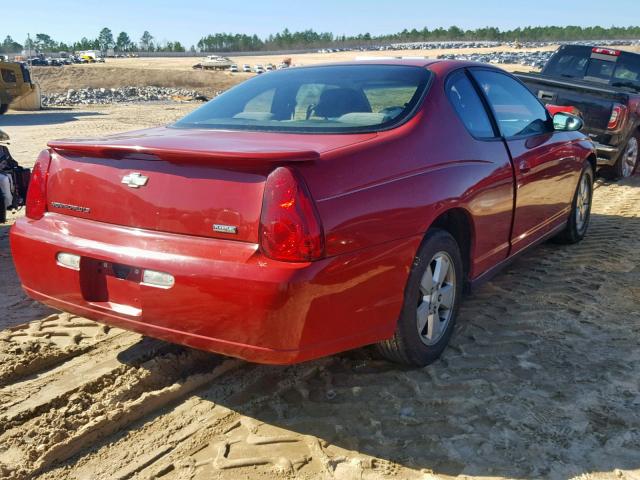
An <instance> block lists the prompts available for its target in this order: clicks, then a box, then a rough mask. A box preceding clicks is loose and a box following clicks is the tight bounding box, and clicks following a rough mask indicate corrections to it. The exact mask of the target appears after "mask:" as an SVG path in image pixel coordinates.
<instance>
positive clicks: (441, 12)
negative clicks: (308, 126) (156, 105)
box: [0, 0, 640, 48]
mask: <svg viewBox="0 0 640 480" xmlns="http://www.w3.org/2000/svg"><path fill="white" fill-rule="evenodd" d="M3 4H4V5H3ZM27 4H28V7H25V5H27ZM0 15H1V16H2V20H3V21H2V22H0V23H1V25H2V30H6V31H0V37H2V38H0V40H2V39H4V37H5V36H6V35H11V36H12V37H13V38H14V40H16V41H18V42H20V43H24V40H25V38H26V37H27V33H30V34H31V36H32V37H33V36H35V34H36V33H48V34H49V35H51V36H52V37H53V38H54V40H57V41H65V42H73V41H75V40H78V39H80V38H81V37H83V36H85V37H87V38H96V37H97V36H98V32H99V31H100V29H102V27H109V28H110V29H111V30H112V31H113V33H114V36H116V35H117V34H118V33H119V32H121V31H125V32H127V33H128V34H129V36H130V37H131V39H132V40H134V41H138V40H139V38H140V36H141V35H142V33H143V32H144V30H149V31H150V32H151V34H152V35H153V36H154V37H155V39H156V40H157V41H160V42H162V41H167V40H171V41H173V40H179V41H180V42H182V43H183V44H184V45H185V46H186V47H187V48H188V47H189V46H190V45H192V44H196V43H197V41H198V40H199V39H200V38H201V37H203V36H204V35H207V34H209V33H216V32H233V33H236V32H237V33H248V34H253V33H256V34H258V35H259V36H261V37H264V36H267V35H268V34H269V33H276V32H279V31H281V30H283V29H284V28H285V27H287V28H289V30H292V31H293V30H305V29H309V28H312V29H314V30H316V31H330V32H333V33H335V34H338V35H342V34H346V35H349V34H357V33H365V32H369V33H371V34H381V33H393V32H397V31H400V30H402V29H404V28H408V29H412V28H418V29H421V28H423V27H425V26H426V27H428V28H430V29H433V28H436V27H449V26H450V25H458V26H460V27H462V28H465V29H467V28H477V27H484V26H497V27H499V28H501V29H510V28H514V27H518V26H521V27H522V26H527V25H532V26H537V25H582V26H592V25H601V26H603V27H609V26H611V25H617V26H628V25H637V24H640V0H597V1H596V0H582V1H577V0H561V1H559V0H535V1H531V0H524V1H523V0H512V1H507V0H503V1H498V0H440V1H433V0H394V1H376V0H341V1H339V0H316V1H309V0H307V1H304V2H302V1H300V2H293V1H284V0H272V1H269V0H226V1H214V0H211V1H204V0H173V1H165V0H137V1H136V0H108V1H100V2H97V1H91V0H85V1H77V0H76V1H73V0H29V1H28V2H27V3H26V4H25V3H24V2H17V1H11V0H0Z"/></svg>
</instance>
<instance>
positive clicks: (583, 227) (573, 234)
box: [554, 162, 593, 244]
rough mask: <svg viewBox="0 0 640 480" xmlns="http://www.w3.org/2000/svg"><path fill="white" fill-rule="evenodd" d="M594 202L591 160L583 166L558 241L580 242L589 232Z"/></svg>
mask: <svg viewBox="0 0 640 480" xmlns="http://www.w3.org/2000/svg"><path fill="white" fill-rule="evenodd" d="M592 202H593V168H592V167H591V164H590V163H589V162H586V163H585V165H584V167H582V173H581V174H580V180H578V186H577V187H576V193H575V194H574V195H573V202H572V204H571V213H570V214H569V220H568V221H567V226H566V227H565V229H564V230H563V231H562V232H560V234H558V236H556V237H555V238H554V241H556V242H557V243H564V244H573V243H578V242H579V241H580V240H582V239H583V238H584V236H585V235H586V234H587V230H588V228H589V220H591V204H592Z"/></svg>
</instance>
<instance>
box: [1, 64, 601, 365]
mask: <svg viewBox="0 0 640 480" xmlns="http://www.w3.org/2000/svg"><path fill="white" fill-rule="evenodd" d="M375 63H380V62H375ZM386 63H398V62H392V61H389V62H386ZM400 63H404V64H411V65H418V66H424V68H429V69H430V70H431V71H432V72H433V73H434V78H433V82H432V85H431V87H430V89H429V91H428V93H427V95H426V97H425V99H424V100H423V103H422V104H421V106H420V107H419V109H418V111H417V113H416V114H415V116H414V117H413V118H412V119H410V120H409V121H408V122H406V123H405V124H403V125H401V126H399V127H397V128H394V129H391V130H388V131H382V132H378V133H366V134H355V135H352V134H284V133H265V132H260V133H258V132H231V131H210V130H207V131H204V130H180V129H175V128H157V129H151V130H144V131H140V132H133V133H129V134H122V135H117V136H113V137H107V138H104V139H98V140H86V141H84V140H82V141H77V140H71V141H59V142H52V143H50V145H51V147H52V148H53V149H54V153H53V154H52V161H51V167H50V171H49V182H48V201H49V202H52V201H53V202H58V204H59V205H72V206H73V205H75V206H81V207H86V208H89V209H90V211H89V212H82V211H73V210H69V209H68V208H65V207H64V206H63V207H60V208H57V207H53V206H51V205H50V206H49V212H48V213H47V214H45V216H44V217H43V218H41V219H39V220H30V219H26V218H25V219H20V220H18V221H17V222H16V224H15V225H14V226H13V228H12V230H11V247H12V250H13V256H14V260H15V264H16V268H17V271H18V274H19V276H20V278H21V281H22V283H23V285H24V287H25V289H26V291H27V293H28V294H29V295H31V296H32V297H33V298H36V299H38V300H40V301H43V302H45V303H47V304H49V305H51V306H53V307H55V308H59V309H62V310H67V311H70V312H74V313H77V314H79V315H83V316H86V317H88V318H93V319H95V320H98V321H101V322H104V323H108V324H111V325H116V326H120V327H123V328H128V329H131V330H135V331H138V332H141V333H144V334H147V335H150V336H154V337H159V338H163V339H165V340H168V341H173V342H178V343H183V344H186V345H190V346H193V347H196V348H202V349H206V350H211V351H215V352H220V353H223V354H227V355H232V356H237V357H241V358H245V359H247V360H251V361H256V362H264V363H291V362H298V361H303V360H308V359H311V358H316V357H319V356H322V355H327V354H331V353H335V352H338V351H341V350H345V349H349V348H354V347H358V346H361V345H365V344H369V343H373V342H376V341H379V340H382V339H385V338H389V337H390V336H391V335H392V334H393V332H394V329H395V326H396V321H397V318H398V315H399V312H400V310H401V307H402V302H403V298H404V289H405V284H406V281H407V276H408V273H409V270H410V267H411V264H412V262H413V259H414V256H415V254H416V251H417V249H418V247H419V245H420V242H421V241H422V238H423V237H424V233H425V232H426V231H427V229H428V228H429V227H430V226H431V225H432V224H433V223H434V222H435V221H437V219H438V218H439V217H440V216H441V215H442V214H444V213H445V212H448V211H451V210H452V209H455V210H456V212H458V213H460V214H462V215H464V218H466V219H467V220H468V223H469V231H470V238H469V239H468V240H469V250H470V251H469V260H470V262H469V269H468V270H469V271H468V272H467V280H469V281H471V280H473V279H476V278H478V277H480V276H481V275H482V274H483V273H486V272H488V271H489V270H491V269H492V268H493V267H495V266H496V265H498V264H500V263H501V262H503V261H504V260H505V259H507V258H509V257H510V256H511V255H514V254H515V253H517V252H518V251H520V250H522V249H523V248H525V247H526V246H528V245H530V244H531V243H532V242H535V241H536V240H537V239H540V238H542V237H543V236H544V234H545V233H548V232H549V231H550V230H551V229H553V228H554V227H557V226H558V225H561V224H562V223H563V222H566V220H567V214H568V211H569V204H570V202H571V199H572V195H573V192H574V191H575V188H576V184H577V179H578V173H579V171H580V169H581V168H582V165H583V163H584V162H585V161H586V159H587V157H589V156H590V155H593V152H594V150H593V144H592V143H591V142H590V141H589V140H588V139H587V138H585V136H584V135H582V134H580V133H577V132H574V133H562V132H557V133H553V134H546V135H540V136H537V137H529V138H527V139H524V140H512V141H509V142H504V141H503V140H502V139H495V140H492V141H481V140H477V139H474V138H473V137H472V136H471V135H470V134H469V132H468V131H467V129H466V128H465V126H464V124H463V122H462V121H461V120H460V118H459V117H458V116H457V115H456V113H455V111H454V109H453V107H452V105H451V103H450V102H449V99H448V98H447V96H446V95H445V94H444V91H445V89H444V85H445V81H446V78H447V75H448V74H449V73H451V72H452V71H454V70H457V69H459V68H464V67H466V66H469V65H471V64H468V63H463V62H429V61H419V60H411V61H406V62H400ZM281 165H288V166H290V167H291V168H294V169H295V170H296V171H297V172H298V173H299V174H300V177H301V178H303V179H304V182H305V183H306V184H307V186H308V189H309V191H310V194H311V196H312V198H313V200H314V201H315V204H316V207H317V210H318V213H319V217H320V219H321V222H322V227H323V230H324V236H325V245H326V251H325V255H324V258H322V259H320V260H318V261H314V262H308V263H288V262H278V261H274V260H271V259H269V258H267V257H266V256H265V255H263V254H262V253H261V251H260V248H259V236H258V229H259V222H260V214H261V208H262V197H263V190H264V183H265V179H266V177H267V175H268V174H269V173H270V172H271V171H273V170H274V169H275V168H277V167H278V166H281ZM130 172H139V173H141V174H143V175H145V176H148V177H149V182H148V185H146V186H144V188H140V189H135V188H128V187H127V186H126V185H122V184H121V179H122V177H123V176H124V175H125V174H127V173H130ZM214 223H222V224H225V225H234V226H237V227H238V231H237V234H235V235H229V234H227V233H221V232H215V231H213V230H212V228H211V226H212V224H214ZM59 252H67V253H73V254H77V255H80V256H81V257H82V261H81V265H80V270H72V269H69V268H66V267H62V266H60V265H58V264H57V263H56V255H57V253H59ZM103 264H106V265H107V266H106V267H105V266H103ZM116 266H126V267H130V272H131V273H129V274H128V276H127V277H126V278H125V279H121V278H117V277H116V275H115V274H114V272H115V270H114V269H115V268H116ZM143 269H151V270H157V271H160V272H168V273H171V274H172V275H173V276H174V277H175V285H174V286H173V287H171V288H169V289H158V288H155V287H151V286H148V285H144V284H142V283H141V282H140V273H139V272H140V271H142V270H143ZM127 271H129V270H127ZM136 271H137V272H138V273H135V272H136Z"/></svg>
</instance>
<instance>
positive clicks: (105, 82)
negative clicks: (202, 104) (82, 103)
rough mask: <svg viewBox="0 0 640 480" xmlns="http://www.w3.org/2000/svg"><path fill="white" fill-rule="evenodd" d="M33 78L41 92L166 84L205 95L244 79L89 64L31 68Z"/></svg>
mask: <svg viewBox="0 0 640 480" xmlns="http://www.w3.org/2000/svg"><path fill="white" fill-rule="evenodd" d="M32 74H33V78H34V81H35V82H37V83H38V84H39V85H40V88H41V89H42V93H44V94H51V93H65V92H67V91H68V90H69V89H74V90H78V89H82V88H121V87H146V86H156V87H167V88H183V89H189V90H197V91H199V92H200V93H202V94H204V95H206V96H207V97H213V96H215V93H216V92H219V91H221V90H226V89H228V88H231V87H232V86H234V85H236V84H238V83H240V82H241V81H242V80H244V79H245V78H244V77H238V76H232V75H229V74H228V73H225V72H215V71H201V70H188V69H183V70H170V69H167V70H162V69H142V68H128V67H109V66H100V67H95V66H93V65H68V66H65V67H33V68H32Z"/></svg>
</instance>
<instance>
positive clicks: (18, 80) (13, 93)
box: [0, 61, 36, 115]
mask: <svg viewBox="0 0 640 480" xmlns="http://www.w3.org/2000/svg"><path fill="white" fill-rule="evenodd" d="M35 91H36V86H35V85H34V84H33V83H32V82H31V72H30V71H29V68H28V67H27V65H26V64H25V63H22V62H4V61H3V62H0V115H3V114H5V113H6V112H7V110H9V105H10V104H11V103H12V102H14V101H16V100H20V99H22V98H24V97H26V96H27V95H31V94H34V93H35Z"/></svg>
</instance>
